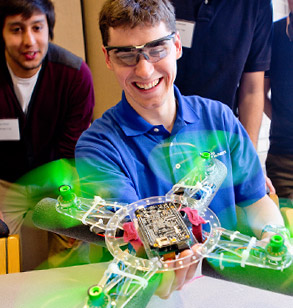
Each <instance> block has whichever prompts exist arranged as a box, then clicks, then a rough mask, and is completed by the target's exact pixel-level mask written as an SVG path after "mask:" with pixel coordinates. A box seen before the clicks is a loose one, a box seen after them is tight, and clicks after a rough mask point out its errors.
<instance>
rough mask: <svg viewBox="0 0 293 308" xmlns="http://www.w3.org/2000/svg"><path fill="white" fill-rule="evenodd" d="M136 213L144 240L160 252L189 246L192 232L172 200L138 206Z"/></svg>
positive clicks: (176, 250)
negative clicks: (147, 205)
mask: <svg viewBox="0 0 293 308" xmlns="http://www.w3.org/2000/svg"><path fill="white" fill-rule="evenodd" d="M135 215H136V218H137V220H138V225H139V230H140V232H141V234H142V237H143V239H144V241H146V242H147V244H148V245H149V246H150V248H151V249H154V250H156V251H158V253H159V254H161V255H162V254H165V253H169V252H175V253H177V252H180V251H182V250H184V249H188V248H189V244H188V242H189V241H190V237H191V235H190V232H189V230H188V228H187V227H186V225H185V223H184V221H183V219H182V216H181V214H180V212H178V209H177V207H176V206H175V205H174V204H173V203H172V202H167V203H162V204H155V205H152V206H149V207H142V208H138V209H137V210H136V211H135Z"/></svg>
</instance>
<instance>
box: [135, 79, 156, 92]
mask: <svg viewBox="0 0 293 308" xmlns="http://www.w3.org/2000/svg"><path fill="white" fill-rule="evenodd" d="M159 81H160V80H159V79H157V80H155V81H153V82H150V83H147V84H143V83H136V85H137V86H138V87H139V88H140V89H145V90H149V89H151V88H153V87H155V86H156V85H157V84H158V83H159Z"/></svg>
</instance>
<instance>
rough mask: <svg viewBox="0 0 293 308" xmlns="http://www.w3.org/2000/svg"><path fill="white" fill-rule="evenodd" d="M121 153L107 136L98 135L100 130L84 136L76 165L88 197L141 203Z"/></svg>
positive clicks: (82, 188)
mask: <svg viewBox="0 0 293 308" xmlns="http://www.w3.org/2000/svg"><path fill="white" fill-rule="evenodd" d="M94 125H95V123H94V124H93V126H94ZM91 128H93V127H91ZM121 150H123V149H121V148H120V149H117V148H116V146H115V145H114V144H113V143H112V142H111V140H110V139H107V138H106V137H105V135H103V134H99V133H97V129H96V127H95V129H93V130H92V129H89V130H88V131H87V132H85V133H84V134H83V135H82V137H81V138H80V140H79V141H78V143H77V146H76V150H75V162H76V168H77V172H78V175H79V178H80V185H81V190H82V193H83V195H84V196H85V197H88V198H92V197H93V196H100V197H102V198H103V199H106V200H109V201H113V202H115V201H118V202H121V203H132V202H135V201H137V200H138V199H139V198H138V195H137V193H136V189H135V184H134V183H133V181H132V180H131V176H130V175H129V173H128V170H127V168H126V166H125V164H124V163H123V161H122V158H121V155H120V151H121ZM125 151H127V148H125Z"/></svg>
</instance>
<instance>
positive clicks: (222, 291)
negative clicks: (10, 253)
mask: <svg viewBox="0 0 293 308" xmlns="http://www.w3.org/2000/svg"><path fill="white" fill-rule="evenodd" d="M107 266H108V263H98V264H89V265H79V266H73V267H66V268H55V269H49V270H39V271H30V272H23V273H17V274H8V275H1V276H0V307H3V308H59V307H60V308H82V307H83V306H84V304H85V301H86V294H87V290H88V288H89V287H90V286H92V285H94V284H96V283H97V282H98V281H99V279H100V277H101V276H102V274H103V272H104V270H105V269H106V267H107ZM153 307H156V308H160V307H168V308H187V307H196V308H202V307H204V308H209V307H212V308H230V307H231V308H232V307H233V308H235V307H237V308H248V307H249V308H252V307H257V308H280V307H284V308H285V307H293V297H292V296H289V295H284V294H280V293H275V292H270V291H266V290H262V289H258V288H253V287H250V286H247V285H243V284H238V283H234V282H229V281H226V280H222V279H216V278H213V277H208V276H202V277H200V278H198V279H195V280H194V281H193V282H191V283H188V284H187V285H185V287H184V288H183V290H181V291H176V292H174V293H173V294H172V295H171V297H170V298H169V299H168V300H162V299H160V298H158V297H157V296H153V297H152V298H151V301H150V302H149V304H148V306H147V308H153Z"/></svg>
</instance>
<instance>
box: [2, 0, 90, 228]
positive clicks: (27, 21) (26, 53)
mask: <svg viewBox="0 0 293 308" xmlns="http://www.w3.org/2000/svg"><path fill="white" fill-rule="evenodd" d="M54 24H55V13H54V7H53V4H52V2H51V1H50V0H41V1H35V0H32V1H31V0H30V1H29V0H27V1H20V0H12V1H5V0H1V1H0V29H1V35H0V102H1V108H0V123H1V130H0V134H1V135H0V143H1V149H2V150H1V153H0V179H1V180H3V181H5V182H3V181H2V184H3V185H2V187H5V189H6V188H7V186H9V184H8V182H9V183H12V182H15V181H16V180H18V179H19V178H20V177H21V176H23V175H24V174H26V173H27V172H29V171H30V170H32V169H34V168H36V167H39V166H41V165H43V164H46V163H48V162H51V161H53V160H57V159H60V158H73V157H74V148H75V144H76V142H77V139H78V138H79V136H80V134H81V132H82V131H83V130H85V129H86V128H88V126H89V124H90V121H91V117H92V111H93V107H94V90H93V84H92V76H91V73H90V71H89V68H88V67H87V65H86V64H85V62H84V61H83V60H82V59H81V58H79V57H77V56H75V55H73V54H71V53H70V52H68V51H66V50H64V49H62V48H60V47H58V46H56V45H54V44H52V43H50V42H49V40H50V39H53V28H54ZM7 132H9V133H7ZM32 184H37V183H32ZM4 216H5V214H4ZM15 227H16V225H15ZM16 228H18V227H16ZM14 231H17V230H15V228H14V227H13V226H11V232H14Z"/></svg>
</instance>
